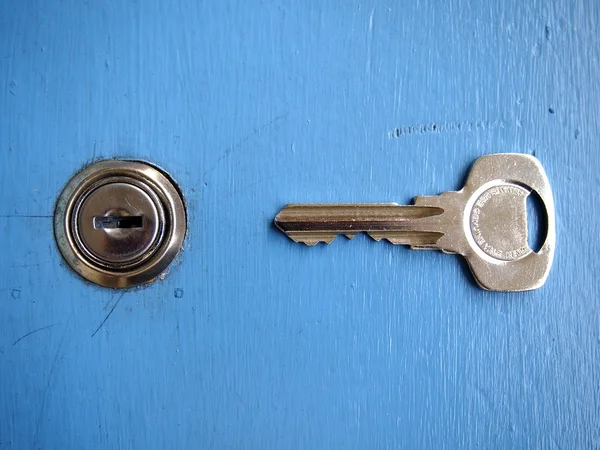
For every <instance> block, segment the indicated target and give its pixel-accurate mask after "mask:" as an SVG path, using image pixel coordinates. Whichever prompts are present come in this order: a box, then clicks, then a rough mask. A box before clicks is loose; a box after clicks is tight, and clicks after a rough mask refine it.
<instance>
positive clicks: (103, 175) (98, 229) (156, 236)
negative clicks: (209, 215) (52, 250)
mask: <svg viewBox="0 0 600 450" xmlns="http://www.w3.org/2000/svg"><path fill="white" fill-rule="evenodd" d="M185 232H186V214H185V206H184V202H183V198H182V196H181V194H180V193H179V190H178V189H177V187H176V186H175V184H174V182H173V181H172V180H171V179H170V178H169V177H168V176H167V175H166V174H164V173H163V172H161V171H160V170H158V169H157V168H155V167H153V166H151V165H149V164H147V163H143V162H138V161H117V160H111V161H101V162H98V163H95V164H92V165H90V166H88V167H86V168H85V169H83V170H82V171H81V172H79V173H78V174H77V175H75V176H74V177H73V178H72V179H71V180H70V181H69V183H68V184H67V185H66V187H65V188H64V190H63V192H62V193H61V195H60V197H59V199H58V202H57V204H56V210H55V214H54V233H55V237H56V242H57V244H58V247H59V249H60V252H61V254H62V255H63V257H64V259H65V260H66V261H67V263H68V264H69V265H70V266H71V268H72V269H73V270H74V271H75V272H77V273H78V274H79V275H81V276H82V277H83V278H85V279H87V280H88V281H91V282H93V283H96V284H99V285H101V286H106V287H112V288H126V287H131V286H135V285H139V284H142V283H146V282H150V281H152V280H153V279H155V278H156V277H157V276H159V275H160V274H161V273H162V272H163V271H164V270H165V269H166V268H167V267H168V266H169V264H170V263H171V262H172V261H173V259H174V258H175V256H176V255H177V254H178V253H179V251H180V250H181V246H182V244H183V239H184V237H185Z"/></svg>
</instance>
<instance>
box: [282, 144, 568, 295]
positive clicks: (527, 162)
mask: <svg viewBox="0 0 600 450" xmlns="http://www.w3.org/2000/svg"><path fill="white" fill-rule="evenodd" d="M533 191H535V192H536V193H537V194H538V195H539V197H540V198H541V199H542V202H543V204H544V207H545V212H546V217H547V232H546V238H545V241H544V244H543V245H542V246H541V248H540V249H539V251H537V252H534V251H533V250H532V249H531V248H530V247H529V245H528V241H527V238H528V236H527V234H528V233H527V206H526V205H527V203H526V199H527V197H528V196H529V195H530V194H531V193H532V192H533ZM275 224H276V225H277V227H278V228H279V229H280V230H281V231H283V232H284V233H285V234H286V235H287V236H288V237H290V238H291V239H292V240H294V241H295V242H303V243H305V244H307V245H311V246H312V245H315V244H317V243H319V242H325V243H327V244H329V243H330V242H331V241H333V240H334V239H335V238H336V236H338V235H340V234H343V235H346V236H347V237H349V238H353V237H354V236H355V235H356V234H357V233H361V232H364V233H367V234H369V235H370V236H371V237H372V238H373V239H375V240H376V241H379V240H381V239H387V240H388V241H390V242H391V243H393V244H404V245H409V246H410V247H411V248H414V249H435V250H441V251H443V252H445V253H458V254H460V255H462V256H463V257H464V258H465V259H466V260H467V262H468V263H469V267H470V268H471V271H472V273H473V275H474V277H475V280H476V281H477V283H478V284H479V285H480V286H481V287H482V288H484V289H488V290H493V291H526V290H531V289H536V288H539V287H540V286H542V285H543V284H544V282H545V281H546V278H547V277H548V273H549V271H550V267H551V265H552V260H553V257H554V248H555V241H556V234H555V223H554V201H553V198H552V191H551V189H550V183H549V181H548V178H547V176H546V173H545V172H544V169H543V167H542V166H541V164H540V162H539V161H538V160H537V159H536V158H534V157H533V156H529V155H523V154H515V153H504V154H493V155H487V156H483V157H481V158H479V159H477V161H475V163H474V164H473V167H472V168H471V171H470V173H469V176H468V178H467V182H466V184H465V186H464V187H463V188H462V189H461V190H460V191H456V192H454V191H452V192H444V193H443V194H441V195H437V196H428V197H416V198H415V200H414V205H410V206H409V205H398V204H396V203H375V204H315V205H310V204H290V205H287V206H286V207H285V208H283V209H282V210H281V211H280V212H279V214H277V216H276V217H275Z"/></svg>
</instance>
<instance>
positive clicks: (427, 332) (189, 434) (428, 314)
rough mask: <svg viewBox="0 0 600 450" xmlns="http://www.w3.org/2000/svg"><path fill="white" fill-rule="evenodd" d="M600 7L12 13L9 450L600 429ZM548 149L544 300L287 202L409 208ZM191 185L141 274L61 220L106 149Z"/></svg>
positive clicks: (507, 443) (215, 4) (8, 20)
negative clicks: (80, 242)
mask: <svg viewBox="0 0 600 450" xmlns="http://www.w3.org/2000/svg"><path fill="white" fill-rule="evenodd" d="M599 23H600V3H599V2H597V1H593V0H582V1H575V0H573V1H565V0H552V1H546V2H541V1H537V2H535V1H533V2H532V1H529V2H523V1H518V0H510V1H504V0H494V1H489V2H480V1H468V0H448V1H438V0H420V1H402V2H398V1H373V0H346V1H336V0H331V1H312V0H307V1H292V0H275V1H272V2H264V1H258V0H256V1H254V0H247V1H233V0H231V1H230V0H223V1H212V2H211V1H195V0H181V1H177V2H163V1H155V0H144V1H139V0H138V1H135V0H131V1H130V0H126V1H123V0H107V1H75V0H67V1H55V0H43V1H42V0H37V1H35V0H5V1H3V2H2V3H1V4H0V37H1V39H0V89H1V90H0V91H1V92H2V101H1V102H0V155H1V160H0V193H1V199H2V202H1V203H0V231H1V235H0V243H1V248H2V252H1V253H0V267H1V270H0V449H2V450H4V449H19V450H20V449H60V450H64V449H88V450H91V449H201V448H207V449H209V448H210V449H212V448H214V449H344V450H345V449H398V448H406V449H444V448H446V449H454V448H465V449H473V448H482V449H493V448H494V449H506V448H522V449H534V448H540V449H542V448H543V449H546V448H553V449H554V448H555V449H559V448H566V449H592V448H600V387H599V386H600V384H599V383H600V309H599V303H598V302H599V298H600V284H599V281H598V275H599V273H600V264H599V261H600V259H599V258H598V253H599V251H600V240H599V239H598V235H599V234H600V220H599V219H598V213H599V209H598V208H599V206H598V192H599V189H600V178H599V175H598V173H599V169H600V165H599V163H600V156H599V155H600V153H599V148H600V137H599V136H600V134H599V129H600V113H599V111H600V109H599V105H600V90H599V83H598V81H599V79H600V34H599V33H598V25H599ZM500 152H516V153H527V154H530V155H535V156H536V157H537V158H538V159H539V160H540V161H541V163H542V164H543V166H544V168H545V170H546V172H547V174H548V177H549V179H550V182H551V184H552V189H553V192H554V198H555V203H556V218H557V236H558V237H557V248H556V254H555V259H554V265H553V268H552V271H551V272H550V276H549V278H548V280H547V282H546V284H545V285H544V286H543V287H542V288H540V289H537V290H535V291H530V292H521V293H498V292H488V291H484V290H482V289H480V288H479V287H478V286H477V284H476V283H475V282H474V280H473V278H472V276H471V274H470V272H469V270H468V267H467V265H466V263H465V262H464V261H463V260H462V258H460V257H458V256H449V255H445V254H443V253H441V252H435V251H423V252H417V251H412V250H410V249H408V248H407V247H403V246H394V245H391V244H389V243H387V242H384V241H382V242H379V243H376V242H374V241H373V240H371V239H370V238H369V237H367V236H364V235H358V236H357V237H356V238H355V239H353V240H352V241H349V240H347V239H346V238H343V237H340V238H338V239H336V240H335V241H334V242H333V243H332V244H331V245H329V246H327V245H323V244H319V245H317V246H315V247H307V246H304V245H301V244H296V243H294V242H292V241H291V240H290V239H288V238H287V237H286V236H285V235H284V234H283V233H281V232H280V231H279V230H277V229H276V228H275V227H274V226H273V218H274V216H275V214H276V213H277V212H278V211H279V210H280V209H281V208H282V207H283V206H284V205H285V204H287V203H308V202H316V203H320V202H338V203H339V202H400V203H408V202H410V200H411V198H412V197H414V196H416V195H434V194H438V193H440V192H443V191H447V190H456V189H459V188H460V187H461V186H462V184H463V181H464V177H465V174H466V173H467V170H468V168H469V166H470V164H471V163H472V162H473V161H474V160H475V159H476V158H478V157H480V156H482V155H485V154H490V153H500ZM113 158H122V159H130V160H131V159H132V160H141V161H146V162H149V163H152V164H154V165H156V166H158V167H159V168H161V169H162V170H164V171H165V172H167V173H168V174H170V176H171V177H172V178H173V179H174V180H175V181H176V182H177V184H178V186H179V188H180V190H181V192H182V194H183V196H184V198H185V202H186V207H187V225H188V231H187V235H186V238H185V241H184V244H183V249H182V251H181V253H180V254H179V255H178V256H177V258H176V259H175V261H174V262H173V263H172V264H171V266H170V267H169V269H168V272H167V273H166V274H164V276H161V277H159V279H157V280H156V281H154V282H153V283H151V284H149V285H147V286H143V287H141V288H133V289H125V290H113V289H109V288H104V287H99V286H96V285H94V284H91V283H88V282H86V281H84V280H83V279H82V278H80V277H79V276H78V275H76V274H75V273H74V272H73V271H72V270H71V269H70V267H69V266H68V265H67V264H66V263H65V262H64V261H63V259H62V257H61V255H60V253H59V250H58V248H57V245H56V243H55V240H54V233H53V215H54V208H55V204H56V201H57V198H58V196H59V195H60V193H61V191H62V189H63V187H64V186H65V185H66V184H67V182H68V181H69V180H70V179H71V177H72V176H73V175H75V174H76V173H77V172H79V171H80V170H81V169H82V168H83V167H85V166H86V165H88V164H90V163H92V162H95V161H100V160H105V159H113Z"/></svg>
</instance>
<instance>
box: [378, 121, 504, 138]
mask: <svg viewBox="0 0 600 450" xmlns="http://www.w3.org/2000/svg"><path fill="white" fill-rule="evenodd" d="M504 126H505V124H504V121H503V120H495V121H493V122H490V121H487V120H477V121H462V122H444V123H420V124H415V125H407V126H403V127H398V128H394V129H393V130H392V131H390V132H389V133H388V136H389V137H390V138H399V137H400V136H407V135H410V134H429V133H447V132H449V131H476V130H486V129H494V128H498V127H500V128H504Z"/></svg>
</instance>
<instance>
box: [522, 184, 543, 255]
mask: <svg viewBox="0 0 600 450" xmlns="http://www.w3.org/2000/svg"><path fill="white" fill-rule="evenodd" d="M547 234H548V214H547V212H546V207H545V206H544V201H543V200H542V199H541V197H540V196H539V194H538V193H537V192H535V191H531V193H530V194H529V196H528V197H527V242H528V244H529V248H530V249H531V250H533V251H534V252H535V253H537V252H539V251H540V249H541V248H542V245H544V242H545V241H546V235H547Z"/></svg>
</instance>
